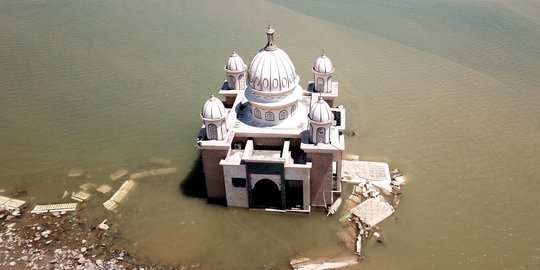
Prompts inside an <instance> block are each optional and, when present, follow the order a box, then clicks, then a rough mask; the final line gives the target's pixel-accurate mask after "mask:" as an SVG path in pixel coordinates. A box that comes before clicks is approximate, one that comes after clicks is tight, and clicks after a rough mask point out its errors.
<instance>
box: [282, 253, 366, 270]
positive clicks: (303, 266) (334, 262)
mask: <svg viewBox="0 0 540 270" xmlns="http://www.w3.org/2000/svg"><path fill="white" fill-rule="evenodd" d="M355 264H358V259H357V257H355V256H349V257H344V258H332V259H317V260H311V259H309V258H298V259H292V260H291V262H290V265H291V267H292V268H293V269H295V270H329V269H338V268H342V267H347V266H351V265H355Z"/></svg>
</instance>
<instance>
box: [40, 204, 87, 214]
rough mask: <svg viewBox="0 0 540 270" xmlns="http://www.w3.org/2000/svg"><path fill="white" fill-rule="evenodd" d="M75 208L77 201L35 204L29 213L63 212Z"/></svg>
mask: <svg viewBox="0 0 540 270" xmlns="http://www.w3.org/2000/svg"><path fill="white" fill-rule="evenodd" d="M75 210H77V203H56V204H41V205H36V206H35V207H34V209H32V211H30V213H32V214H40V213H47V212H64V211H66V212H67V211H75Z"/></svg>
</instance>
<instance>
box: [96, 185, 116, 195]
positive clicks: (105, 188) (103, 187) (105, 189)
mask: <svg viewBox="0 0 540 270" xmlns="http://www.w3.org/2000/svg"><path fill="white" fill-rule="evenodd" d="M96 190H97V191H98V192H99V193H103V194H105V193H109V192H111V190H112V188H111V187H110V186H107V185H101V186H99V187H98V188H97V189H96Z"/></svg>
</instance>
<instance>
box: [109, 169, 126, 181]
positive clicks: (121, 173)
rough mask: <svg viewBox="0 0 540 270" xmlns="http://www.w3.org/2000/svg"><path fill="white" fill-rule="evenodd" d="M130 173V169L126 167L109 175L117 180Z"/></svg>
mask: <svg viewBox="0 0 540 270" xmlns="http://www.w3.org/2000/svg"><path fill="white" fill-rule="evenodd" d="M128 174H129V171H128V170H126V169H120V170H118V171H116V172H114V173H112V174H111V175H110V176H109V177H110V178H111V179H112V180H113V181H116V180H118V179H120V178H122V177H124V176H126V175H128Z"/></svg>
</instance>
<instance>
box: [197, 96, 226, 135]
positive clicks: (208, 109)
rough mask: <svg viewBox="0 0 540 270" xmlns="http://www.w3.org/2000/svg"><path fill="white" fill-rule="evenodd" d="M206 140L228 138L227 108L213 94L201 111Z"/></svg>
mask: <svg viewBox="0 0 540 270" xmlns="http://www.w3.org/2000/svg"><path fill="white" fill-rule="evenodd" d="M201 118H202V120H203V122H204V128H205V132H206V136H205V139H206V140H225V139H226V138H227V131H228V130H227V119H226V118H227V110H226V109H225V106H223V103H222V102H221V100H219V99H217V98H216V97H214V95H211V96H210V98H209V99H208V100H207V101H206V102H205V103H204V106H203V107H202V112H201Z"/></svg>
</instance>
